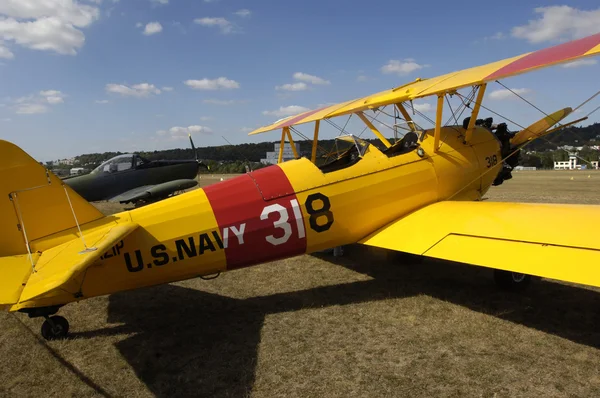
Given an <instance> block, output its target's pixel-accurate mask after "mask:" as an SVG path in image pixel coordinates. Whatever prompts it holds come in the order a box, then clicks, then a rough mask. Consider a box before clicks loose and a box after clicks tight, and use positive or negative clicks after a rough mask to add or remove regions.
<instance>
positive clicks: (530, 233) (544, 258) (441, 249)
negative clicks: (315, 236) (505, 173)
mask: <svg viewBox="0 0 600 398" xmlns="http://www.w3.org/2000/svg"><path fill="white" fill-rule="evenodd" d="M598 225H600V206H594V205H565V204H528V203H501V202H498V203H495V202H452V201H448V202H439V203H435V204H432V205H430V206H427V207H424V208H422V209H420V210H417V211H415V212H414V213H412V214H410V215H408V216H406V217H404V218H402V219H399V220H397V221H395V222H393V223H391V224H389V225H387V226H386V227H384V228H382V229H380V230H378V231H376V232H374V233H373V234H371V235H370V236H368V237H366V238H365V239H363V240H361V241H360V242H359V243H362V244H365V245H369V246H376V247H381V248H385V249H391V250H396V251H403V252H408V253H413V254H419V255H424V256H428V257H435V258H440V259H444V260H450V261H457V262H462V263H467V264H473V265H479V266H483V267H491V268H496V269H502V270H507V271H513V272H519V273H525V274H530V275H536V276H540V277H546V278H552V279H558V280H562V281H567V282H573V283H581V284H585V285H591V286H599V287H600V239H599V238H598V235H597V232H596V231H597V226H598Z"/></svg>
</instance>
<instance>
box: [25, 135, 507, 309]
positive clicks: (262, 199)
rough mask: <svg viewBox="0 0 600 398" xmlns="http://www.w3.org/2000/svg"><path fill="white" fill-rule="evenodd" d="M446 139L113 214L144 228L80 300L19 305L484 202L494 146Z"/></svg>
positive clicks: (301, 249)
mask: <svg viewBox="0 0 600 398" xmlns="http://www.w3.org/2000/svg"><path fill="white" fill-rule="evenodd" d="M441 136H442V137H444V140H443V141H442V142H441V144H440V145H441V146H440V148H439V150H438V151H437V152H434V148H433V143H434V138H433V131H427V133H426V136H425V139H424V140H423V141H422V142H420V147H421V148H422V149H423V151H424V155H423V156H420V155H419V154H418V153H417V151H416V150H412V151H410V152H408V153H403V154H399V155H397V156H388V155H386V154H385V153H382V152H381V151H380V150H378V149H377V148H376V147H374V146H373V145H370V146H369V147H368V148H367V150H366V152H365V153H364V155H363V157H362V158H361V159H360V160H358V161H357V162H356V163H354V164H352V165H349V166H347V167H345V168H342V169H339V170H336V171H329V172H327V173H324V172H322V171H321V170H320V169H319V168H318V167H317V166H316V165H314V164H313V163H311V162H310V161H309V160H308V159H306V158H301V159H297V160H292V161H288V162H284V163H282V164H279V165H273V166H269V167H266V168H263V169H259V170H257V171H253V172H251V173H247V174H244V175H241V176H238V177H234V178H231V179H229V180H226V181H223V182H220V183H217V184H214V185H211V186H208V187H205V188H203V189H196V190H193V191H190V192H187V193H185V194H181V195H178V196H176V197H173V198H169V199H166V200H163V201H160V202H157V203H155V204H151V205H148V206H145V207H142V208H139V209H135V210H131V211H126V212H123V213H119V214H115V215H114V216H113V217H114V218H111V220H110V221H108V220H107V221H105V222H115V221H117V222H118V221H119V220H123V221H133V222H135V223H137V224H139V228H138V229H137V230H135V231H134V232H132V233H131V234H130V235H128V236H127V237H126V238H124V239H123V240H122V241H120V242H119V243H117V244H116V245H115V246H114V247H113V248H112V249H111V250H110V251H108V252H107V253H104V255H103V256H102V258H101V259H100V260H99V261H97V263H96V264H94V265H93V266H91V267H90V268H89V269H88V270H87V272H86V273H85V275H84V277H83V280H81V281H79V282H80V284H78V286H77V289H79V286H81V294H82V296H81V297H75V291H73V292H70V293H65V292H54V293H53V294H49V295H47V296H46V297H45V298H39V299H36V300H33V301H30V302H26V303H23V304H20V305H19V306H18V307H17V308H23V307H30V306H43V305H54V304H64V303H67V302H70V301H75V300H79V299H81V298H87V297H93V296H99V295H105V294H110V293H114V292H117V291H122V290H128V289H135V288H139V287H144V286H150V285H155V284H161V283H167V282H173V281H178V280H183V279H188V278H192V277H197V276H203V275H210V274H214V273H216V272H223V271H227V270H232V269H238V268H242V267H247V266H251V265H255V264H260V263H264V262H268V261H273V260H277V259H282V258H286V257H292V256H295V255H299V254H303V253H312V252H316V251H320V250H323V249H327V248H331V247H335V246H340V245H345V244H350V243H355V242H357V241H359V240H360V239H362V238H364V237H365V236H367V235H369V234H370V233H373V232H374V231H376V230H378V229H379V228H382V227H384V226H385V225H387V224H388V223H390V222H392V221H394V220H397V219H398V218H400V217H402V216H404V215H406V214H408V213H410V212H412V211H414V210H416V209H419V208H421V207H423V206H426V205H428V204H431V203H433V202H437V201H441V200H448V199H451V200H480V199H481V197H482V196H483V195H484V194H485V192H487V190H488V188H489V187H490V186H491V184H492V182H493V180H494V178H495V177H496V175H497V174H498V171H499V170H500V168H501V167H502V162H501V156H500V144H499V142H498V140H497V139H496V137H495V136H494V135H493V134H492V133H491V132H490V131H489V130H486V129H485V128H483V127H476V129H475V131H474V134H473V139H472V141H471V142H470V143H469V145H465V144H464V129H463V128H462V127H460V126H452V127H443V128H442V131H441ZM432 221H434V220H432ZM94 223H95V224H98V222H94ZM406 233H407V234H411V231H406ZM84 234H85V228H84ZM402 238H403V237H402V236H398V239H402ZM53 244H56V239H55V240H54V241H53ZM41 246H43V243H41V244H40V247H41ZM74 290H75V289H74Z"/></svg>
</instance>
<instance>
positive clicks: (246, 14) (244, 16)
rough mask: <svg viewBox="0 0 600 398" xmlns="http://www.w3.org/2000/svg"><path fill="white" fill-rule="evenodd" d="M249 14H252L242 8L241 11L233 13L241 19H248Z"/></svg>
mask: <svg viewBox="0 0 600 398" xmlns="http://www.w3.org/2000/svg"><path fill="white" fill-rule="evenodd" d="M251 14H252V11H250V10H248V9H246V8H243V9H241V10H238V11H236V12H235V15H237V16H238V17H242V18H246V17H249V16H250V15H251Z"/></svg>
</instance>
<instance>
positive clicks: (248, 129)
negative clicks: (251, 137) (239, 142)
mask: <svg viewBox="0 0 600 398" xmlns="http://www.w3.org/2000/svg"><path fill="white" fill-rule="evenodd" d="M252 130H254V129H253V128H252V127H245V126H244V127H242V128H241V129H240V131H241V132H242V133H249V132H251V131H252Z"/></svg>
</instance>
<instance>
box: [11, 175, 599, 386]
mask: <svg viewBox="0 0 600 398" xmlns="http://www.w3.org/2000/svg"><path fill="white" fill-rule="evenodd" d="M588 176H589V178H588ZM219 179H220V176H216V177H215V178H213V179H211V178H208V177H203V179H201V185H204V184H208V183H211V182H214V181H218V180H219ZM487 197H488V198H489V200H495V201H527V202H534V201H542V202H563V203H599V202H600V201H599V198H600V173H598V172H591V171H579V172H568V171H564V172H563V171H561V172H554V171H552V172H550V171H548V172H545V171H539V172H517V173H514V178H513V179H512V180H510V181H506V182H505V183H504V184H503V185H502V186H500V187H492V188H491V189H490V192H489V193H488V195H487ZM99 206H100V207H101V208H102V210H103V211H105V212H114V211H116V210H118V209H117V208H116V207H114V206H113V207H110V206H105V205H104V204H101V205H99ZM599 293H600V292H598V291H597V290H595V289H590V288H584V287H581V286H572V285H566V284H560V283H555V282H550V281H540V282H538V283H536V284H535V285H534V286H532V288H531V289H529V290H528V291H526V292H525V293H522V294H516V293H507V292H503V291H499V290H498V289H496V288H495V286H494V284H493V282H492V279H491V272H490V271H489V270H487V269H483V268H478V267H471V266H465V265H459V264H452V263H446V262H441V261H425V262H424V263H422V264H419V265H412V264H398V263H395V262H392V261H391V260H388V256H386V253H384V252H382V251H376V250H368V249H366V248H363V247H359V246H351V247H348V248H346V253H345V255H344V256H343V257H337V258H336V257H332V256H329V255H324V254H323V255H314V256H309V255H305V256H300V257H296V258H293V259H289V260H285V261H278V262H273V263H269V264H264V265H260V266H256V267H252V268H248V269H244V270H238V271H232V272H229V273H226V274H224V275H222V276H221V277H219V278H218V279H216V280H214V281H202V280H200V279H198V280H189V281H185V282H180V283H173V284H169V285H163V286H158V287H154V288H148V289H142V290H138V291H132V292H126V293H120V294H115V295H112V296H110V297H100V298H94V299H89V300H85V301H83V302H81V303H79V304H72V305H68V306H66V307H65V308H64V309H62V310H61V314H62V315H64V316H66V317H67V318H68V319H69V320H70V322H71V330H72V332H73V338H72V339H69V340H65V341H54V342H50V343H46V342H45V341H43V340H41V338H40V337H38V336H39V328H40V325H41V320H40V319H28V318H27V317H26V316H25V315H23V314H16V315H15V314H8V313H0V368H1V369H2V371H1V372H0V396H10V397H21V396H23V397H30V396H61V397H64V396H77V397H88V396H89V397H91V396H121V397H147V396H158V397H163V396H195V397H245V396H252V397H283V396H285V397H325V396H327V397H349V396H352V397H392V396H393V397H397V396H410V397H432V396H435V397H458V396H460V397H462V396H469V397H531V396H536V397H537V396H544V397H550V396H551V397H572V396H586V397H587V396H589V397H597V396H599V395H600V373H599V370H600V351H599V348H600V330H599V329H598V325H599V324H600V322H599V321H600V294H599Z"/></svg>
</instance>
